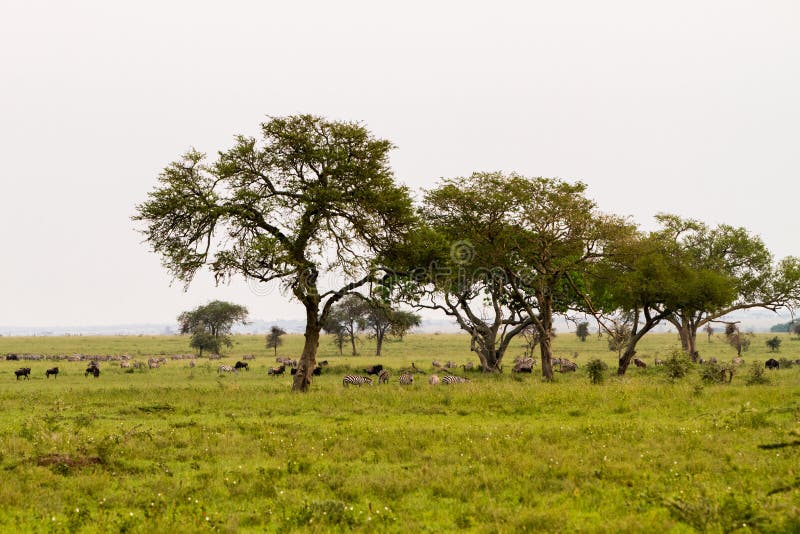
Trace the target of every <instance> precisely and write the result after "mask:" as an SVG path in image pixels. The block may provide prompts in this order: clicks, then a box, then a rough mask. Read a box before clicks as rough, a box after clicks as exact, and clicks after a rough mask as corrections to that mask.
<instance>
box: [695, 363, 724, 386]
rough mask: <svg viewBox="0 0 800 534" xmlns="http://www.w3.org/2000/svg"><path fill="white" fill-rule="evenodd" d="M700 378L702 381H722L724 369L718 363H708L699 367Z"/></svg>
mask: <svg viewBox="0 0 800 534" xmlns="http://www.w3.org/2000/svg"><path fill="white" fill-rule="evenodd" d="M700 379H701V380H702V381H703V382H709V383H713V382H718V383H721V382H724V381H725V369H724V368H723V367H722V366H721V365H720V364H718V363H709V364H706V365H704V366H702V368H701V369H700Z"/></svg>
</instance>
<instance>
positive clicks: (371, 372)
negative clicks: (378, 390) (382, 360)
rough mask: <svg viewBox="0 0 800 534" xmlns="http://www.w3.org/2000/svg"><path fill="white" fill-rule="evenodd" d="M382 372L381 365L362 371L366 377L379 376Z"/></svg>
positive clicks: (371, 366)
mask: <svg viewBox="0 0 800 534" xmlns="http://www.w3.org/2000/svg"><path fill="white" fill-rule="evenodd" d="M381 371H383V365H381V364H378V365H370V366H369V367H367V368H365V369H364V372H365V373H367V374H368V375H379V374H381Z"/></svg>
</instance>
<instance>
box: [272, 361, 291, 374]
mask: <svg viewBox="0 0 800 534" xmlns="http://www.w3.org/2000/svg"><path fill="white" fill-rule="evenodd" d="M293 369H294V368H293ZM284 371H286V364H281V365H280V366H278V367H270V368H269V371H267V374H268V375H282V374H283V373H284Z"/></svg>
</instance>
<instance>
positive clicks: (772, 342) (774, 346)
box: [767, 336, 781, 352]
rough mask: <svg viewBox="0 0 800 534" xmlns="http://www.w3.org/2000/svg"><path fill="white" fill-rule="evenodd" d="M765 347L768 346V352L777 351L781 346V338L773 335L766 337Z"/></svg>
mask: <svg viewBox="0 0 800 534" xmlns="http://www.w3.org/2000/svg"><path fill="white" fill-rule="evenodd" d="M767 347H769V350H770V352H777V351H778V350H779V349H780V348H781V338H779V337H778V336H775V337H772V338H770V339H768V340H767Z"/></svg>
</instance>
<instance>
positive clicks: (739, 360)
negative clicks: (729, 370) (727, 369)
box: [731, 358, 744, 365]
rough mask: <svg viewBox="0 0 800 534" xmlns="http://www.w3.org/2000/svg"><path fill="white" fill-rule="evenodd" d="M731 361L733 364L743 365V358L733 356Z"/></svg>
mask: <svg viewBox="0 0 800 534" xmlns="http://www.w3.org/2000/svg"><path fill="white" fill-rule="evenodd" d="M731 363H733V365H744V358H734V359H733V360H732V361H731Z"/></svg>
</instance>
